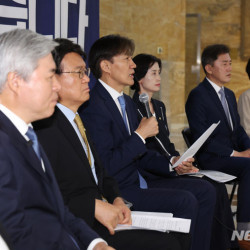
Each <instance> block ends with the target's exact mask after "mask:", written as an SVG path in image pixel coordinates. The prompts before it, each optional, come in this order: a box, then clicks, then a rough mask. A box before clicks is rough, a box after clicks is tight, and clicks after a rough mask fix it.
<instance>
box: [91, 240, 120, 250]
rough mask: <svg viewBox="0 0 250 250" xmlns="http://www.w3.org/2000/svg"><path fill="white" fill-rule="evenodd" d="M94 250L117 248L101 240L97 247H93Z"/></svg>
mask: <svg viewBox="0 0 250 250" xmlns="http://www.w3.org/2000/svg"><path fill="white" fill-rule="evenodd" d="M93 250H115V249H114V248H113V247H110V246H108V245H107V244H106V243H104V242H100V243H98V244H97V245H95V247H94V248H93Z"/></svg>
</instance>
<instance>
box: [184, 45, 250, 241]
mask: <svg viewBox="0 0 250 250" xmlns="http://www.w3.org/2000/svg"><path fill="white" fill-rule="evenodd" d="M202 66H203V69H204V71H205V74H206V78H205V79H204V80H203V82H201V83H200V84H199V85H198V86H197V87H196V88H194V89H193V90H192V91H191V92H190V94H189V97H188V99H187V103H186V113H187V118H188V121H189V125H190V128H191V132H192V135H193V137H194V139H197V138H198V137H199V136H200V135H201V134H202V133H203V132H204V131H205V130H206V129H207V128H208V127H209V126H210V125H211V124H212V123H215V122H218V121H220V124H219V126H218V127H217V128H216V129H215V131H214V132H213V134H212V135H211V136H210V138H209V139H208V140H207V142H206V143H205V145H204V146H203V147H202V149H201V150H200V153H199V155H198V161H199V163H200V164H201V165H202V167H203V168H205V169H214V170H219V171H222V172H225V173H228V174H231V175H235V176H237V177H238V179H239V189H238V208H237V222H238V223H237V224H238V225H237V229H238V230H239V231H241V230H249V229H250V213H249V211H250V199H249V195H248V192H247V191H248V190H250V139H249V137H248V136H247V134H246V132H245V130H244V129H243V128H242V126H241V125H240V119H239V115H238V112H237V103H236V98H235V95H234V93H233V92H232V91H231V90H229V89H227V88H225V87H224V85H225V84H226V83H227V82H229V81H230V79H231V70H232V66H231V58H230V55H229V48H228V47H227V46H225V45H221V44H215V45H211V46H208V47H207V48H205V49H204V51H203V53H202ZM248 243H249V242H248ZM240 244H242V243H240ZM249 246H250V245H249Z"/></svg>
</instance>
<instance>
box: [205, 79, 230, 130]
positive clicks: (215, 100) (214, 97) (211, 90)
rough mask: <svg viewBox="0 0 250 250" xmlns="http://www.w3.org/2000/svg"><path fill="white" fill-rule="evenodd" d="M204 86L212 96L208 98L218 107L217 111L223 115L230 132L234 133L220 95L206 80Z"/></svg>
mask: <svg viewBox="0 0 250 250" xmlns="http://www.w3.org/2000/svg"><path fill="white" fill-rule="evenodd" d="M203 84H204V86H205V88H206V89H207V90H208V91H209V93H210V94H209V95H208V96H209V97H210V98H211V99H212V102H213V103H214V104H215V105H216V107H217V110H219V112H220V113H221V117H223V119H224V122H225V124H226V126H227V127H228V129H229V130H231V131H232V128H231V126H230V124H229V123H228V120H227V116H226V113H225V111H224V108H223V106H222V104H221V101H220V98H219V96H218V94H217V93H216V91H215V89H214V88H213V87H212V86H211V84H210V83H209V82H208V81H207V80H206V79H205V80H204V82H203ZM228 103H229V102H228ZM230 114H231V113H230Z"/></svg>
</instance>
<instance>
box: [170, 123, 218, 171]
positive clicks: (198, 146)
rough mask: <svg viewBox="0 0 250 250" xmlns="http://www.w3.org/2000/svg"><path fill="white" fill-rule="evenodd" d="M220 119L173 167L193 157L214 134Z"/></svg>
mask: <svg viewBox="0 0 250 250" xmlns="http://www.w3.org/2000/svg"><path fill="white" fill-rule="evenodd" d="M219 123H220V121H218V122H217V123H213V124H212V125H211V126H210V127H209V128H208V129H207V130H206V131H205V132H204V133H203V134H202V135H201V136H200V137H199V138H198V139H197V140H196V142H194V143H193V145H192V146H191V147H190V148H188V149H187V151H186V152H185V153H184V154H183V155H182V156H181V157H180V159H179V160H178V161H177V162H176V163H175V164H174V165H173V167H172V168H175V167H177V166H178V165H180V164H181V163H182V162H183V161H186V160H187V159H189V158H191V157H193V156H194V155H195V154H196V152H197V151H198V150H199V149H200V147H201V146H202V145H203V143H204V142H205V141H206V140H207V138H208V137H209V136H210V135H211V134H212V132H213V131H214V130H215V128H216V127H217V126H218V125H219Z"/></svg>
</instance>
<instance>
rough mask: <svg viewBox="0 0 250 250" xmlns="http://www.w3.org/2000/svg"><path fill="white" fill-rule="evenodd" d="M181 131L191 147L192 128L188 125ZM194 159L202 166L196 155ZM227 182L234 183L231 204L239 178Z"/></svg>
mask: <svg viewBox="0 0 250 250" xmlns="http://www.w3.org/2000/svg"><path fill="white" fill-rule="evenodd" d="M181 133H182V136H183V139H184V141H185V143H186V145H187V147H188V148H189V147H190V146H191V145H192V143H193V138H192V133H191V130H190V128H188V127H187V128H184V129H183V130H182V131H181ZM194 159H195V166H196V167H197V168H200V166H198V165H199V164H198V162H197V159H196V158H195V157H194ZM226 184H231V185H233V188H232V191H231V194H230V196H229V201H230V204H232V201H233V197H234V193H235V190H236V187H237V185H238V180H237V179H234V180H233V181H229V182H227V183H226Z"/></svg>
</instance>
